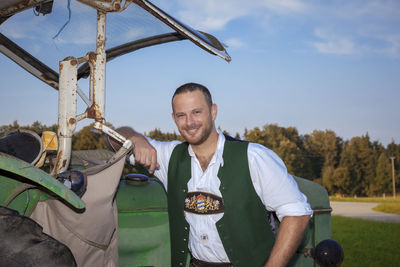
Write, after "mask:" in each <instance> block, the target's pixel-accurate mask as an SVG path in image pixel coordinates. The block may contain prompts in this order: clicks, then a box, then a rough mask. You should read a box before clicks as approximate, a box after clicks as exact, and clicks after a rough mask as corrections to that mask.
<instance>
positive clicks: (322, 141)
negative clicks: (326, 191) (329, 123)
mask: <svg viewBox="0 0 400 267" xmlns="http://www.w3.org/2000/svg"><path fill="white" fill-rule="evenodd" d="M304 147H305V150H306V151H307V155H308V157H309V159H310V161H311V163H310V166H311V168H312V173H313V178H314V179H320V180H322V185H323V186H326V187H328V184H331V183H330V181H329V179H332V178H333V176H329V175H332V174H333V170H334V168H336V167H337V166H338V164H339V159H340V153H341V151H342V148H343V140H342V139H341V138H340V137H337V136H336V134H335V132H334V131H331V130H325V131H318V130H314V131H313V132H312V133H311V134H310V135H306V136H305V141H304Z"/></svg>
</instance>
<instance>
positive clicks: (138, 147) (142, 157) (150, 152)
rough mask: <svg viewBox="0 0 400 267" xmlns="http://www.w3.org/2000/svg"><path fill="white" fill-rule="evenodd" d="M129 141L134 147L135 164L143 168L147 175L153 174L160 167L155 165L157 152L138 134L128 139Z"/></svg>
mask: <svg viewBox="0 0 400 267" xmlns="http://www.w3.org/2000/svg"><path fill="white" fill-rule="evenodd" d="M129 140H131V142H132V143H133V145H134V146H133V154H134V155H135V162H138V163H140V164H142V165H143V166H145V167H146V168H147V169H148V170H149V173H154V171H155V169H156V168H159V167H160V165H159V164H158V163H157V151H156V150H155V148H154V147H153V146H152V145H151V144H150V143H149V141H147V139H146V138H145V137H144V136H143V135H141V134H138V133H136V134H135V135H133V136H131V137H129Z"/></svg>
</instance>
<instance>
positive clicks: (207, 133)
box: [180, 121, 213, 146]
mask: <svg viewBox="0 0 400 267" xmlns="http://www.w3.org/2000/svg"><path fill="white" fill-rule="evenodd" d="M185 130H187V129H185ZM212 130H213V127H212V122H210V121H209V122H208V123H207V124H205V125H203V129H202V132H201V133H200V137H198V138H196V139H194V140H193V138H192V137H191V136H190V135H189V134H186V132H185V131H180V132H181V135H182V136H183V138H184V139H185V141H186V142H188V143H189V144H191V145H194V146H197V145H201V144H202V143H204V141H206V140H207V138H208V137H209V136H210V135H211V132H212Z"/></svg>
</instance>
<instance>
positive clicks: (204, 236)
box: [200, 234, 208, 241]
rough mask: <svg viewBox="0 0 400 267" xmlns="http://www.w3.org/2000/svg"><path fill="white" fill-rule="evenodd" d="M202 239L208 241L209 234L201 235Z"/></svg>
mask: <svg viewBox="0 0 400 267" xmlns="http://www.w3.org/2000/svg"><path fill="white" fill-rule="evenodd" d="M200 240H201V241H208V235H207V234H202V235H201V236H200Z"/></svg>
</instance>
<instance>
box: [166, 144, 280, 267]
mask: <svg viewBox="0 0 400 267" xmlns="http://www.w3.org/2000/svg"><path fill="white" fill-rule="evenodd" d="M247 147H248V143H247V142H243V141H239V140H235V139H233V138H230V137H227V138H226V141H225V145H224V152H223V159H224V166H223V167H222V166H221V167H220V169H219V172H218V177H219V179H220V180H221V185H220V191H221V194H222V199H223V202H224V216H223V217H222V219H221V220H219V221H218V222H217V223H216V226H217V229H218V233H219V236H220V238H221V240H222V243H223V246H224V249H225V251H226V253H227V255H228V257H229V260H230V261H231V263H232V264H233V265H234V266H235V267H240V266H245V267H248V266H252V267H253V266H255V267H256V266H262V265H263V264H264V263H265V261H266V260H267V258H268V256H269V253H270V251H271V249H272V246H273V243H274V239H275V238H274V235H273V233H272V231H271V228H270V226H269V223H268V214H267V211H266V209H265V206H264V205H263V203H262V202H261V200H260V199H259V197H258V195H257V193H256V191H255V189H254V187H253V184H252V181H251V177H250V171H249V166H248V160H247ZM190 177H191V158H190V155H189V152H188V144H187V143H182V144H180V145H178V146H176V148H175V149H174V151H173V153H172V156H171V159H170V162H169V168H168V215H169V225H170V235H171V266H183V265H184V264H185V262H186V258H187V253H189V249H188V237H189V224H188V223H187V222H186V220H185V217H184V204H185V203H184V202H185V197H186V194H187V183H188V181H189V180H190Z"/></svg>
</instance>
